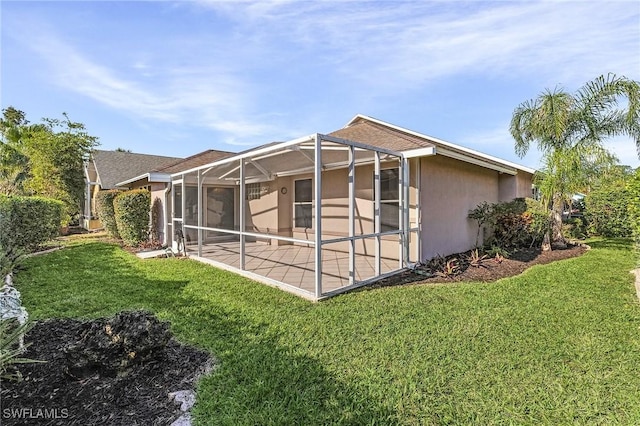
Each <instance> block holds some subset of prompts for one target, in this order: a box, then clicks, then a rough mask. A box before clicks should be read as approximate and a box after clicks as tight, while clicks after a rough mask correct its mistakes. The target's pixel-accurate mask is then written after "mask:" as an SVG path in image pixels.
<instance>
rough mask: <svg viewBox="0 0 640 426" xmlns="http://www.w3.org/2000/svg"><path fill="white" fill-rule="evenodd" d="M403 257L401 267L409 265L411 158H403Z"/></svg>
mask: <svg viewBox="0 0 640 426" xmlns="http://www.w3.org/2000/svg"><path fill="white" fill-rule="evenodd" d="M400 161H402V167H401V170H402V209H401V211H402V222H401V224H402V236H403V238H402V240H403V244H402V257H403V263H404V264H403V265H401V267H407V266H408V265H409V240H410V238H409V237H410V232H409V204H410V202H411V200H410V198H409V159H407V158H404V157H403V158H402V159H401V160H400Z"/></svg>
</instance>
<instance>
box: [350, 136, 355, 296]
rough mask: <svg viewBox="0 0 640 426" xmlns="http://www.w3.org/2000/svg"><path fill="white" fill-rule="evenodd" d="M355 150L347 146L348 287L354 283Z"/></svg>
mask: <svg viewBox="0 0 640 426" xmlns="http://www.w3.org/2000/svg"><path fill="white" fill-rule="evenodd" d="M355 160H356V148H355V147H354V146H353V145H351V146H349V238H350V239H349V285H353V284H355V282H356V240H355V238H354V236H355V229H356V219H355V210H356V202H355V197H356V190H355V184H356V164H355Z"/></svg>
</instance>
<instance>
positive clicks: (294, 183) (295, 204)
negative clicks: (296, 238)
mask: <svg viewBox="0 0 640 426" xmlns="http://www.w3.org/2000/svg"><path fill="white" fill-rule="evenodd" d="M302 180H308V181H311V201H296V182H298V181H302ZM314 199H315V198H314V194H313V178H310V177H308V178H301V179H294V180H293V206H292V209H293V212H292V214H291V218H292V222H293V223H292V229H294V230H304V229H314V228H315V227H314V226H313V206H314V204H313V200H314ZM304 205H309V206H311V226H310V227H309V228H305V227H302V226H296V206H304Z"/></svg>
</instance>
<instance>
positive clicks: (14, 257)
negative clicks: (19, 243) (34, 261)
mask: <svg viewBox="0 0 640 426" xmlns="http://www.w3.org/2000/svg"><path fill="white" fill-rule="evenodd" d="M23 259H24V252H23V251H22V250H20V249H17V248H11V249H5V248H4V247H2V246H1V245H0V286H1V285H2V284H4V282H5V278H6V277H7V275H10V274H12V273H13V272H15V271H16V270H17V269H18V268H19V267H20V264H21V263H22V260H23Z"/></svg>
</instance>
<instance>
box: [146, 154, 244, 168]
mask: <svg viewBox="0 0 640 426" xmlns="http://www.w3.org/2000/svg"><path fill="white" fill-rule="evenodd" d="M235 154H236V153H235V152H229V151H218V150H215V149H208V150H206V151H203V152H200V153H198V154H195V155H192V156H191V157H187V158H185V159H183V160H179V161H176V162H174V163H171V164H169V165H166V166H164V167H162V168H159V169H155V170H154V171H156V172H161V173H167V174H172V173H179V172H182V171H184V170H189V169H193V168H194V167H199V166H204V165H205V164H209V163H213V162H214V161H218V160H220V159H223V158H225V157H229V156H232V155H235ZM147 171H149V170H147Z"/></svg>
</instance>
